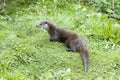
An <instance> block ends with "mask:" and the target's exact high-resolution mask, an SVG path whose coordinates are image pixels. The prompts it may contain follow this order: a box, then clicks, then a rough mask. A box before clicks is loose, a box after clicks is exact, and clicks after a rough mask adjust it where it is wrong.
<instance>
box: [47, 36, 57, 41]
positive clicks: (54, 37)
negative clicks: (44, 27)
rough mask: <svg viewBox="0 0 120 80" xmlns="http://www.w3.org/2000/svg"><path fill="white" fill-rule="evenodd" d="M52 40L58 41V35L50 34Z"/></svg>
mask: <svg viewBox="0 0 120 80" xmlns="http://www.w3.org/2000/svg"><path fill="white" fill-rule="evenodd" d="M49 40H50V41H51V42H53V41H58V37H57V36H56V35H54V36H50V39H49Z"/></svg>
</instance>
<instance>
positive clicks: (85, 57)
mask: <svg viewBox="0 0 120 80" xmlns="http://www.w3.org/2000/svg"><path fill="white" fill-rule="evenodd" d="M80 53H81V57H82V61H83V65H84V71H85V72H87V71H88V50H84V49H83V50H80Z"/></svg>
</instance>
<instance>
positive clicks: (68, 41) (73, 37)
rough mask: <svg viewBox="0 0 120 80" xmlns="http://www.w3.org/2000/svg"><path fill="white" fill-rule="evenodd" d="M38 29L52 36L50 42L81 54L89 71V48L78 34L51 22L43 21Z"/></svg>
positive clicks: (85, 68)
mask: <svg viewBox="0 0 120 80" xmlns="http://www.w3.org/2000/svg"><path fill="white" fill-rule="evenodd" d="M36 27H39V28H43V29H46V30H47V31H48V33H49V35H50V39H49V40H50V41H58V42H62V43H64V44H65V46H66V47H67V49H66V50H67V51H74V52H79V53H80V54H81V56H82V61H83V65H84V71H85V72H87V71H88V56H89V54H88V48H87V44H86V42H85V40H84V39H83V38H82V37H80V36H79V35H78V34H76V33H74V32H72V31H69V30H66V29H62V28H60V27H58V26H57V25H55V24H53V23H51V22H50V21H47V20H44V21H41V22H40V23H39V24H38V25H37V26H36Z"/></svg>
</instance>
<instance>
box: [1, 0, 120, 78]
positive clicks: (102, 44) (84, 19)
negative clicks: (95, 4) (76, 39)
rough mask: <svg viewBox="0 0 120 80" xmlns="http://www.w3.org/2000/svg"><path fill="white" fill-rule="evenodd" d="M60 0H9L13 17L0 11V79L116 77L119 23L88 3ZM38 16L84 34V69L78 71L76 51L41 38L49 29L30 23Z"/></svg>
mask: <svg viewBox="0 0 120 80" xmlns="http://www.w3.org/2000/svg"><path fill="white" fill-rule="evenodd" d="M20 1H21V2H20ZM22 1H23V2H22ZM24 1H25V2H24ZM26 1H27V2H26ZM54 1H56V2H54ZM65 1H66V0H63V2H62V0H59V1H58V0H51V1H47V0H42V1H41V0H33V2H32V1H30V2H29V1H28V0H17V1H11V2H9V3H11V4H8V8H7V9H8V13H9V15H10V17H11V18H12V19H11V20H6V17H5V16H4V15H0V79H1V80H79V79H81V80H98V79H103V80H108V79H111V80H112V79H115V80H117V79H119V78H120V75H119V74H120V72H119V71H120V68H119V67H120V58H119V55H120V54H119V52H120V49H119V48H120V31H119V28H120V27H119V26H120V24H119V23H118V22H117V21H115V20H113V19H108V16H107V15H104V14H102V13H98V12H95V10H94V9H93V8H91V7H84V6H82V5H79V4H76V3H74V2H71V3H70V2H69V1H70V0H69V1H68V2H65ZM53 2H54V3H55V4H53ZM27 3H28V4H27ZM29 3H30V4H29ZM23 4H24V5H23ZM9 11H10V12H9ZM43 19H49V20H51V21H52V22H54V23H56V24H58V25H59V26H61V27H63V28H67V29H69V30H72V31H74V32H76V33H78V34H79V35H81V36H84V38H85V39H86V41H87V43H88V46H89V52H90V59H89V71H88V73H84V72H83V66H82V61H81V59H80V55H79V54H77V53H75V52H66V50H65V49H66V48H65V46H64V45H63V44H61V43H58V42H47V41H46V40H47V39H48V38H49V35H48V33H47V32H46V31H44V30H42V29H37V28H36V27H35V26H36V24H37V23H38V22H39V21H40V20H43Z"/></svg>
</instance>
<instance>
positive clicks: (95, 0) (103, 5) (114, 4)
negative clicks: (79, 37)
mask: <svg viewBox="0 0 120 80" xmlns="http://www.w3.org/2000/svg"><path fill="white" fill-rule="evenodd" d="M90 4H91V5H92V6H93V7H95V9H96V10H97V11H100V12H103V13H106V14H108V15H109V17H112V18H116V19H118V20H120V15H119V14H120V2H119V0H92V1H91V2H90Z"/></svg>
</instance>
